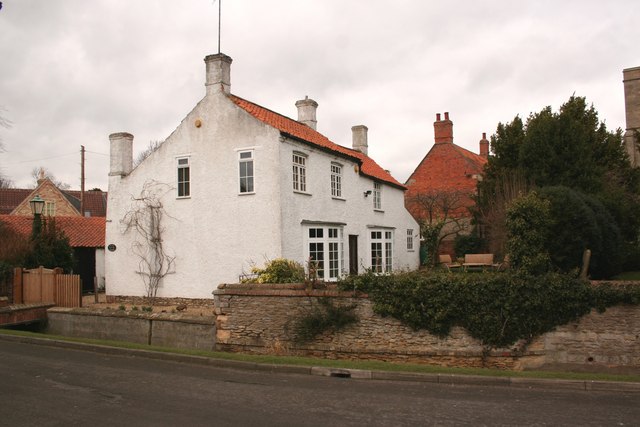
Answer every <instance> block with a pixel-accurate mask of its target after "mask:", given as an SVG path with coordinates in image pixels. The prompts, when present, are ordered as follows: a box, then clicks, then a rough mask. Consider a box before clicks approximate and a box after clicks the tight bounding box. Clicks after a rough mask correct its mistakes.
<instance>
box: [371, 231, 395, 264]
mask: <svg viewBox="0 0 640 427" xmlns="http://www.w3.org/2000/svg"><path fill="white" fill-rule="evenodd" d="M393 234H394V232H393V230H390V229H386V228H371V229H369V262H370V265H371V271H372V272H374V273H378V274H382V273H391V271H393V256H394V240H393V237H394V236H393Z"/></svg>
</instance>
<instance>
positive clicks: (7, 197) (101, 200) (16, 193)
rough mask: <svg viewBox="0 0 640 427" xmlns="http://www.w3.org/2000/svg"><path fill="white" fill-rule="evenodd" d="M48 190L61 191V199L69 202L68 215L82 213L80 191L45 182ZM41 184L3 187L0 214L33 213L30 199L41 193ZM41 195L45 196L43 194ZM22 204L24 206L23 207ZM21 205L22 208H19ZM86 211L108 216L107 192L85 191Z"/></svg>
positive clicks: (66, 202)
mask: <svg viewBox="0 0 640 427" xmlns="http://www.w3.org/2000/svg"><path fill="white" fill-rule="evenodd" d="M45 186H46V187H47V189H48V190H50V191H53V192H59V195H60V200H62V198H64V199H65V200H64V203H65V204H68V208H69V210H67V212H66V214H67V216H68V215H69V214H73V215H80V191H77V190H60V189H58V188H57V187H55V186H54V185H53V183H51V185H49V184H48V183H45ZM41 188H42V187H41V186H40V185H39V186H38V187H36V188H35V189H25V188H2V189H0V215H8V214H13V215H26V216H29V215H31V210H30V208H29V207H28V203H29V200H31V199H32V198H33V197H34V196H35V195H36V194H40V189H41ZM41 197H43V198H44V196H43V194H41ZM21 205H22V207H21ZM18 207H21V209H18ZM84 211H85V214H88V215H89V216H102V217H103V216H106V213H107V193H106V192H103V191H100V190H89V191H85V192H84Z"/></svg>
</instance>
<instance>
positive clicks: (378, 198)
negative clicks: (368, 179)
mask: <svg viewBox="0 0 640 427" xmlns="http://www.w3.org/2000/svg"><path fill="white" fill-rule="evenodd" d="M373 209H379V210H380V209H382V184H380V183H379V182H374V183H373Z"/></svg>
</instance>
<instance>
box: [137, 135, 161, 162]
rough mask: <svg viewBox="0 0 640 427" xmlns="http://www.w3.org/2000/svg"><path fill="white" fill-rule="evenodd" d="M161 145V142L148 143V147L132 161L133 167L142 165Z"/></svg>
mask: <svg viewBox="0 0 640 427" xmlns="http://www.w3.org/2000/svg"><path fill="white" fill-rule="evenodd" d="M161 145H162V142H161V141H149V146H148V147H147V148H145V149H144V150H143V151H142V152H141V153H140V154H138V155H137V156H136V158H135V159H134V161H133V166H134V167H136V166H138V165H139V164H140V163H142V161H143V160H144V159H146V158H147V157H149V156H150V155H151V153H153V152H154V151H156V150H157V149H158V148H160V146H161Z"/></svg>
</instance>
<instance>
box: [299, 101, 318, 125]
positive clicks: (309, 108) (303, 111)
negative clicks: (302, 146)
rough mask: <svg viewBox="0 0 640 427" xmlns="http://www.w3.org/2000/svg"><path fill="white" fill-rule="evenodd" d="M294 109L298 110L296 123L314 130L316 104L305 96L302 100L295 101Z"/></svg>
mask: <svg viewBox="0 0 640 427" xmlns="http://www.w3.org/2000/svg"><path fill="white" fill-rule="evenodd" d="M296 107H297V108H298V121H299V122H300V123H302V124H305V125H307V126H309V127H310V128H311V129H313V130H316V125H317V124H318V121H317V120H316V109H317V108H318V103H317V102H316V101H314V100H313V99H309V97H308V96H305V97H304V99H301V100H300V101H296Z"/></svg>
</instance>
